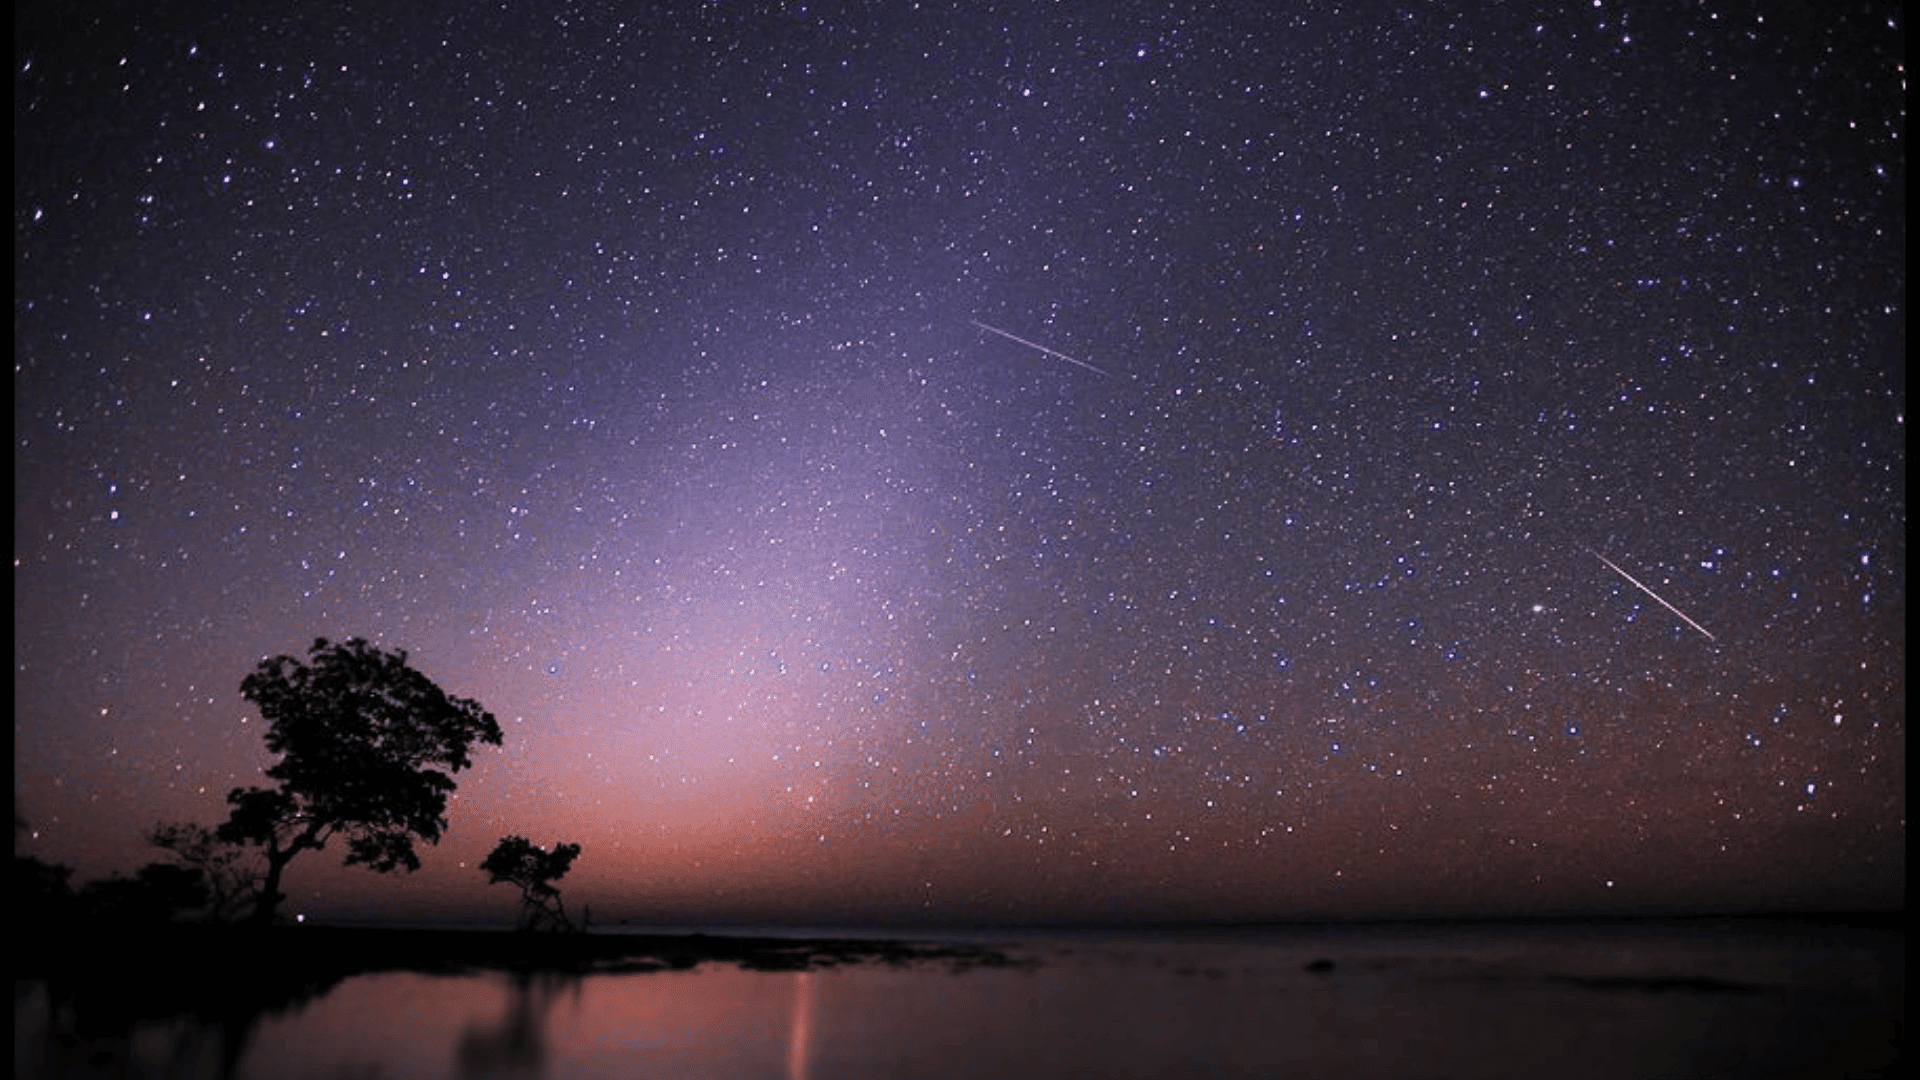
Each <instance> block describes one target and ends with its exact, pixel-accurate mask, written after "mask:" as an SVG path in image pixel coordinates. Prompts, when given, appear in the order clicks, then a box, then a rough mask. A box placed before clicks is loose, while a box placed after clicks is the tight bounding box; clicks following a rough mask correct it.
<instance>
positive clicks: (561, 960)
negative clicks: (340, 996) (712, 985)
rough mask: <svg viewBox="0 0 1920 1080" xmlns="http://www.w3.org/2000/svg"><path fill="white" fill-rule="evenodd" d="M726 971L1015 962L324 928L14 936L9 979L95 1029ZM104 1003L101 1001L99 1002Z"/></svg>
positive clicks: (893, 945) (963, 955)
mask: <svg viewBox="0 0 1920 1080" xmlns="http://www.w3.org/2000/svg"><path fill="white" fill-rule="evenodd" d="M706 962H717V963H732V964H737V965H739V966H740V967H742V968H746V969H749V970H753V971H804V970H807V969H809V968H816V967H832V966H836V965H840V964H850V963H871V962H878V963H885V964H893V965H908V964H939V965H944V966H946V967H948V968H950V969H951V970H955V971H962V970H966V969H968V968H974V967H1005V966H1009V965H1012V964H1014V963H1015V962H1016V961H1013V960H1011V959H1009V958H1008V957H1007V956H1006V955H1005V954H1004V953H1001V952H999V951H997V950H994V949H990V948H984V947H976V946H970V945H964V944H962V945H955V944H932V943H919V942H914V941H910V940H904V939H839V938H819V939H803V938H757V937H721V936H709V935H706V934H697V933H696V934H685V935H671V936H666V935H642V934H604V935H603V934H532V933H507V932H487V931H474V930H436V929H370V928H351V927H333V926H300V927H291V926H275V927H264V928H257V927H235V926H210V925H198V924H162V925H157V926H146V927H110V928H103V927H81V926H74V927H67V928H62V929H59V930H53V929H49V930H48V931H46V932H40V933H25V934H21V935H19V936H17V937H16V952H15V971H14V975H15V978H16V979H45V980H47V982H48V984H49V986H50V988H53V989H54V990H55V991H56V996H58V992H59V991H62V990H65V991H68V992H73V993H78V994H81V995H84V996H86V997H88V998H91V999H93V1000H91V1001H90V1002H89V1004H91V1005H93V1006H94V1008H92V1009H88V1010H85V1011H87V1012H89V1013H93V1014H95V1015H101V1016H102V1017H103V1019H104V1018H106V1017H109V1016H110V1017H113V1018H114V1019H116V1020H117V1019H124V1018H127V1015H128V1014H129V1013H132V1014H135V1015H155V1014H156V1012H158V1013H160V1014H165V1013H171V1012H180V1011H185V1012H193V1013H197V1014H200V1015H203V1016H208V1015H218V1014H223V1013H228V1012H231V1011H236V1010H238V1011H247V1012H251V1011H255V1010H257V1009H260V1008H262V1007H264V1008H267V1009H273V1008H276V1007H284V1006H285V1005H288V1004H293V1003H297V1002H299V1001H302V1000H306V999H308V998H311V997H316V996H318V995H320V994H322V993H324V992H326V991H327V990H328V989H330V988H331V987H333V986H335V985H336V984H338V983H339V982H341V981H342V980H344V979H347V978H350V977H352V976H354V975H363V974H369V973H373V972H383V971H415V972H422V973H429V974H458V973H463V972H471V971H477V970H500V971H509V972H519V973H528V974H531V973H542V974H555V975H574V976H580V975H591V974H620V973H628V972H648V971H670V970H685V969H689V968H693V967H695V966H697V965H699V964H702V963H706ZM103 999H104V1000H103Z"/></svg>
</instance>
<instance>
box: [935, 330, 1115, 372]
mask: <svg viewBox="0 0 1920 1080" xmlns="http://www.w3.org/2000/svg"><path fill="white" fill-rule="evenodd" d="M967 321H968V322H970V323H972V324H973V325H975V326H977V327H979V328H980V329H982V330H985V331H986V332H987V333H989V334H999V335H1000V336H1001V337H1003V338H1006V339H1007V340H1009V341H1017V342H1019V343H1020V344H1022V345H1025V346H1026V347H1027V348H1029V349H1038V350H1040V351H1041V352H1043V353H1046V354H1047V355H1048V356H1052V357H1055V358H1057V359H1060V360H1065V361H1066V362H1067V363H1069V364H1078V365H1079V366H1081V367H1083V368H1086V369H1087V370H1088V371H1091V372H1093V373H1094V374H1095V375H1105V376H1106V377H1107V378H1109V379H1111V378H1113V377H1114V376H1113V374H1112V373H1111V372H1106V371H1101V370H1100V369H1099V368H1097V367H1094V366H1093V365H1092V364H1089V363H1087V362H1086V361H1085V360H1075V359H1074V358H1073V357H1071V356H1068V355H1067V354H1066V353H1063V352H1055V351H1053V350H1052V349H1049V348H1047V347H1046V346H1045V345H1038V344H1035V343H1034V342H1031V341H1028V340H1027V339H1026V338H1023V337H1021V336H1019V335H1018V334H1009V333H1007V332H1006V331H1005V330H1002V329H1000V328H999V327H997V326H988V325H987V324H986V323H983V322H981V321H980V320H979V319H968V320H967Z"/></svg>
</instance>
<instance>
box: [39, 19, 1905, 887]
mask: <svg viewBox="0 0 1920 1080" xmlns="http://www.w3.org/2000/svg"><path fill="white" fill-rule="evenodd" d="M28 7H29V8H31V9H33V10H32V11H30V12H29V13H28V14H26V15H16V38H15V46H14V47H15V52H14V95H15V97H14V120H15V135H14V154H15V157H14V203H13V221H14V225H13V228H14V269H15V285H14V439H15V442H14V475H15V479H16V484H17V489H16V494H15V524H14V552H15V554H14V586H15V608H14V625H15V644H14V671H15V680H16V681H15V688H14V736H15V750H14V755H15V756H14V776H15V781H16V803H17V806H18V810H19V812H20V813H21V814H22V815H24V817H25V818H26V819H27V821H28V822H29V825H30V827H29V829H28V830H27V831H25V832H21V833H19V834H18V835H17V841H16V847H17V848H18V849H19V850H20V851H22V852H24V853H28V854H33V855H36V856H39V857H41V858H43V859H46V860H49V861H53V862H59V863H63V864H66V865H70V866H74V867H76V868H77V870H78V877H79V879H80V880H85V879H87V878H91V877H97V876H103V875H105V874H107V873H108V872H110V871H118V872H123V873H126V872H131V871H132V870H133V869H135V868H136V867H138V866H139V865H141V864H143V863H145V862H148V861H150V860H152V859H153V858H155V857H157V856H158V854H159V853H158V852H157V851H156V850H155V849H152V848H150V847H148V846H146V845H145V844H144V843H143V842H142V841H141V838H140V834H141V832H142V831H143V830H145V829H148V828H150V827H151V826H152V825H154V824H155V823H156V822H159V821H163V820H193V821H198V822H200V823H202V824H206V825H212V824H215V823H217V822H218V821H220V820H222V819H224V817H225V813H226V807H225V804H224V798H225V795H226V793H227V791H228V790H229V789H231V788H233V787H236V786H245V785H249V784H255V783H263V782H264V780H263V779H262V778H261V777H260V775H259V772H258V770H259V769H260V768H261V767H262V766H264V765H266V764H268V763H270V761H271V758H269V757H268V755H267V754H266V751H265V748H264V744H263V742H262V729H263V723H262V721H261V719H260V717H259V715H258V713H256V712H254V711H253V710H252V709H251V707H250V706H249V705H248V704H247V703H246V702H245V701H244V700H243V699H242V698H241V697H240V694H239V684H240V680H241V679H242V678H243V677H245V676H246V675H247V674H248V673H249V672H250V671H251V670H252V669H253V666H254V665H255V664H256V663H257V662H258V661H259V660H260V659H261V658H262V657H265V656H268V655H271V654H277V653H291V654H295V655H301V656H304V655H305V650H306V648H307V646H308V645H309V644H311V642H312V641H313V639H314V638H316V637H320V636H326V637H329V638H332V639H336V640H338V639H342V638H346V637H351V636H364V637H367V638H369V639H370V640H372V641H374V642H375V643H376V644H379V645H381V646H383V647H387V648H398V649H406V650H407V651H408V652H409V654H410V656H411V658H412V662H413V663H414V664H415V666H417V667H418V668H420V669H421V670H422V671H423V672H425V673H426V674H427V675H429V676H430V677H432V678H433V679H435V680H436V681H437V682H439V683H440V684H441V685H442V686H444V687H445V688H446V689H447V690H448V691H449V692H452V693H455V694H458V695H461V696H466V697H472V698H476V699H478V700H479V701H480V702H481V703H482V704H484V705H485V706H486V707H487V708H488V709H489V710H491V711H492V712H493V713H494V714H495V715H496V716H497V717H498V718H499V720H500V723H501V726H502V727H503V729H504V730H505V733H506V743H505V746H504V747H503V748H501V749H498V750H496V749H493V748H490V747H489V748H483V750H482V751H481V752H480V753H479V754H478V759H479V760H478V763H477V765H476V766H475V767H474V768H473V769H472V770H470V771H468V772H465V773H462V774H460V775H459V777H458V780H459V784H460V788H459V795H458V796H457V798H456V801H455V802H454V804H453V806H452V808H451V810H450V813H449V817H450V819H451V828H450V830H449V832H448V835H447V836H446V838H445V839H444V840H443V841H442V842H441V844H440V845H439V846H438V847H423V848H422V855H423V858H424V860H425V864H426V865H425V868H424V869H423V870H421V871H420V872H419V873H417V874H414V875H411V876H408V875H404V874H397V875H391V876H382V875H376V874H373V873H370V872H368V871H366V870H365V869H362V868H354V869H351V870H348V869H343V868H341V867H340V866H339V861H340V857H341V855H342V854H343V850H342V848H341V846H340V845H339V844H337V843H336V844H335V845H333V846H331V847H330V848H329V850H327V851H325V852H322V853H318V854H314V853H309V854H306V855H303V856H301V858H299V859H297V860H295V862H294V863H293V864H292V865H291V867H290V870H289V877H288V882H287V885H288V891H289V893H290V894H291V896H292V900H291V902H290V903H289V905H288V908H287V910H288V912H289V913H292V912H303V913H307V914H309V916H310V917H318V918H424V917H429V916H436V917H437V916H471V915H479V916H482V917H492V916H496V915H497V916H498V918H499V920H500V921H501V922H502V923H503V924H504V923H506V922H507V921H509V920H510V919H511V918H512V915H513V912H514V911H515V907H516V904H517V901H518V897H517V895H516V894H514V893H513V892H512V890H511V889H509V888H506V887H493V888H491V889H489V887H488V886H487V885H486V883H485V879H484V877H483V876H482V875H481V874H480V872H479V871H478V870H477V869H476V867H477V864H478V862H479V861H480V859H482V858H483V857H484V856H485V854H486V852H487V851H488V850H489V849H490V848H491V847H492V845H493V843H494V841H495V840H496V839H498V838H499V837H500V836H502V835H505V834H507V833H517V834H520V835H524V836H526V837H528V838H530V839H532V840H534V841H535V842H537V843H540V844H543V845H550V844H552V843H554V842H556V841H562V840H569V841H575V842H579V843H581V844H583V845H584V846H585V849H586V850H585V854H583V855H582V856H581V857H580V859H579V860H578V862H577V863H576V866H575V869H574V871H573V873H572V875H570V876H569V877H568V878H567V879H566V881H565V882H563V885H564V886H565V887H566V890H565V891H566V895H567V898H568V901H569V904H570V906H577V905H578V904H580V903H582V902H584V903H589V904H591V905H592V907H593V912H594V917H595V919H596V921H599V922H606V921H611V920H613V919H618V918H630V919H637V920H655V921H674V920H692V919H724V920H748V919H788V920H799V921H808V922H831V921H860V920H876V921H877V920H892V919H915V918H920V919H929V920H944V921H959V922H966V921H976V920H1011V919H1075V918H1080V919H1116V918H1137V919H1190V918H1206V919H1256V918H1290V917H1319V916H1378V915H1475V914H1489V915H1491V914H1514V913H1561V912H1623V911H1708V910H1713V911H1719V910H1755V909H1804V908H1846V907H1861V906H1897V905H1899V904H1901V903H1903V900H1904V892H1903V885H1902V881H1903V878H1904V870H1905V863H1904V854H1903V851H1904V843H1905V837H1906V817H1905V786H1906V774H1905V764H1904V757H1905V721H1904V710H1905V705H1906V622H1905V620H1906V515H1907V507H1906V479H1907V478H1906V379H1905V374H1904V371H1903V365H1904V352H1905V347H1906V329H1905V320H1906V263H1905V257H1904V253H1903V247H1904V243H1905V232H1906V203H1905V195H1904V191H1905V186H1906V148H1905V141H1904V137H1903V135H1904V130H1905V126H1906V108H1905V94H1906V72H1905V66H1904V49H1905V46H1904V33H1905V27H1904V26H1903V25H1902V24H1901V20H1900V19H1899V17H1898V15H1897V12H1898V5H1892V4H1888V5H1866V6H1864V7H1863V6H1861V5H1858V4H1849V5H1838V4H1836V5H1824V4H1791V5H1789V4H1780V5H1760V6H1759V7H1757V8H1756V7H1754V6H1750V5H1742V4H1731V3H1720V2H1718V0H1711V2H1708V3H1701V4H1684V5H1683V4H1674V3H1667V2H1658V3H1630V4H1622V3H1618V2H1616V0H1598V2H1595V0H1581V2H1579V3H1576V4H1542V5H1539V6H1538V10H1529V9H1528V7H1529V6H1528V5H1521V4H1505V5H1483V4H1463V5H1458V6H1457V8H1448V7H1442V6H1426V5H1412V6H1409V5H1403V4H1397V3H1378V4H1371V3H1363V4H1359V5H1343V6H1341V7H1340V8H1338V9H1336V8H1335V6H1334V5H1329V4H1307V3H1300V4H1284V3H1254V2H1247V3H1225V4H1215V5H1206V4H1156V3H1142V2H1114V0H1106V2H1097V3H1085V4H1061V5H1051V4H1042V3H1025V2H1020V3H1002V4H989V3H981V4H957V5H946V4H931V3H927V4H910V3H904V2H902V3H885V4H870V5H848V6H844V7H843V6H842V5H836V4H806V3H790V4H733V3H707V4H693V3H635V4H612V3H599V4H596V3H577V4H566V5H560V4H538V3H530V4H509V5H496V6H491V7H490V6H487V5H482V4H466V3H456V4H450V5H432V4H388V3H369V4H337V5H336V4H260V5H240V6H238V7H237V8H229V7H228V6H226V5H208V6H207V8H206V9H204V10H203V9H202V8H201V7H200V6H198V5H192V4H157V5H156V4H135V5H128V6H127V7H126V9H125V10H123V11H120V12H118V13H111V12H110V11H107V10H106V6H105V5H71V4H36V5H28ZM214 8H218V9H220V10H219V11H218V12H217V13H216V12H215V11H214V10H213V9H214ZM1669 605H1671V606H1669Z"/></svg>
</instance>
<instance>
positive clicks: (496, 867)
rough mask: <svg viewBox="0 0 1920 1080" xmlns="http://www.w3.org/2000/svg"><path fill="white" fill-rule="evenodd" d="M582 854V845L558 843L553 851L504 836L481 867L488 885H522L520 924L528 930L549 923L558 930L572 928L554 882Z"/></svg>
mask: <svg viewBox="0 0 1920 1080" xmlns="http://www.w3.org/2000/svg"><path fill="white" fill-rule="evenodd" d="M579 855H580V845H579V844H555V845H554V848H553V850H552V851H544V850H542V849H540V848H538V847H535V846H534V844H533V843H532V841H529V840H526V839H524V838H522V837H518V836H503V837H501V838H500V843H499V844H497V845H495V846H494V849H493V853H492V854H490V855H488V856H487V861H485V862H483V863H481V864H480V869H481V870H483V871H485V872H486V874H487V884H489V885H497V884H499V883H500V882H502V881H510V882H512V883H513V884H515V885H518V886H520V896H521V901H522V904H521V918H520V926H521V928H522V929H525V930H534V929H538V928H539V927H540V926H541V925H543V924H544V925H547V926H550V927H552V928H553V929H556V930H568V929H572V927H573V922H572V920H571V919H569V918H567V911H566V907H565V906H564V905H563V904H561V902H560V890H559V889H557V888H555V887H554V886H553V883H554V882H556V881H559V880H560V879H561V878H563V877H565V876H566V874H567V871H568V870H569V869H571V868H572V867H573V860H574V859H575V858H577V857H579Z"/></svg>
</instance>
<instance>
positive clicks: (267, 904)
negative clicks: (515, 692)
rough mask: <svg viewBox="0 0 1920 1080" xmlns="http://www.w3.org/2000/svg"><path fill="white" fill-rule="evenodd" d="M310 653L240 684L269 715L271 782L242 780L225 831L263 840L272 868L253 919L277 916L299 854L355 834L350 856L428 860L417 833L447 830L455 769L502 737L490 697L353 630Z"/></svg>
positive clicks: (400, 862)
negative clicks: (288, 870) (456, 685)
mask: <svg viewBox="0 0 1920 1080" xmlns="http://www.w3.org/2000/svg"><path fill="white" fill-rule="evenodd" d="M307 654H308V660H307V661H305V662H303V661H300V660H297V659H295V658H293V657H291V656H276V657H273V658H271V659H267V660H262V661H261V662H260V664H259V666H258V667H257V668H256V669H255V670H254V672H253V674H251V675H249V676H247V677H246V679H245V680H244V681H242V682H241V684H240V693H241V694H242V695H243V696H244V697H245V698H246V699H247V700H248V701H250V702H252V703H253V704H254V705H256V706H257V707H258V708H259V709H260V715H261V716H262V717H263V718H264V719H265V720H266V721H267V733H266V743H267V749H268V750H270V751H272V752H273V753H276V754H279V755H281V757H280V760H279V761H278V762H277V763H275V764H274V765H272V766H270V767H269V768H268V769H267V770H266V774H267V776H268V778H269V779H272V780H277V781H279V784H278V786H276V787H271V788H262V787H249V788H245V789H242V788H235V789H234V790H233V791H232V792H231V793H229V794H228V795H227V802H228V803H229V804H231V805H232V807H233V809H232V812H231V814H230V816H229V817H228V819H227V821H226V822H224V823H223V824H222V825H221V826H220V828H219V830H218V833H217V835H218V837H219V839H221V840H223V841H228V842H237V843H247V844H260V845H262V846H263V847H264V848H265V850H266V856H267V871H266V879H265V882H264V884H263V886H262V888H261V890H260V897H259V902H258V904H257V905H256V906H255V908H254V913H253V914H254V919H255V920H256V921H258V922H271V921H272V920H273V916H274V911H275V909H276V907H277V906H278V904H279V902H280V901H281V900H282V899H284V897H283V896H282V894H281V893H280V888H279V886H280V877H281V872H282V870H283V869H284V868H285V867H286V864H287V862H288V861H290V860H291V859H292V858H293V857H294V856H295V855H297V854H299V853H300V852H301V851H304V850H307V849H308V848H313V849H316V850H317V849H320V848H323V847H325V846H326V843H327V841H328V840H329V839H331V838H332V837H333V836H335V835H341V836H344V837H345V838H346V841H347V854H346V860H345V862H346V865H348V866H353V865H355V864H360V865H365V866H368V867H371V868H372V869H374V870H377V871H381V872H383V873H384V872H389V871H392V870H395V869H401V868H404V869H406V870H409V871H412V870H417V869H419V868H420V857H419V856H418V855H417V854H416V853H415V851H414V840H415V838H419V839H422V840H425V841H427V842H428V843H438V842H439V840H440V837H441V835H442V834H443V833H444V832H445V831H446V828H447V820H446V810H447V799H448V796H449V795H451V794H452V792H453V790H454V786H455V785H454V782H453V778H452V775H451V774H453V773H457V772H459V771H460V770H462V769H465V768H468V767H469V766H471V765H472V764H473V760H472V757H471V751H472V748H473V744H474V743H475V742H485V743H491V744H492V745H494V746H499V745H500V743H501V734H500V725H499V724H498V723H496V722H495V721H494V718H493V715H492V714H491V713H488V712H487V711H486V710H485V709H483V708H481V707H480V704H479V702H476V701H473V700H470V699H467V698H458V697H452V696H450V695H448V694H447V692H446V691H444V690H442V689H441V688H440V687H439V686H437V685H435V684H434V682H433V680H431V679H429V678H427V677H426V676H425V675H422V674H421V673H420V672H418V671H416V670H414V669H413V668H411V667H409V666H408V665H407V654H406V652H405V651H394V652H388V651H384V650H382V649H378V648H376V647H374V646H372V645H370V644H368V643H367V642H366V641H365V640H364V639H361V638H352V639H349V640H347V641H344V642H339V643H331V642H329V641H327V639H325V638H318V639H316V640H315V641H314V643H313V646H312V648H310V649H308V650H307Z"/></svg>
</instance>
